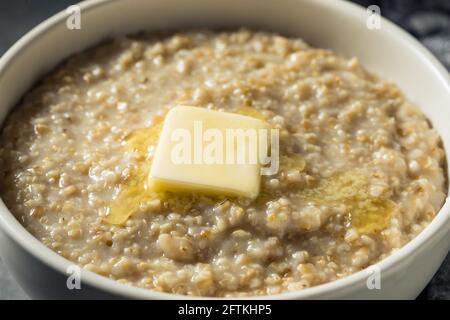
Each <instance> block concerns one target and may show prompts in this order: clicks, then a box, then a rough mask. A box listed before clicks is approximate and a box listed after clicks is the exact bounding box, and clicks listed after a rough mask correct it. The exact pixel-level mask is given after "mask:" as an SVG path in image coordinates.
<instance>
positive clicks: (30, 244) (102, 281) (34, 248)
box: [0, 0, 450, 299]
mask: <svg viewBox="0 0 450 320" xmlns="http://www.w3.org/2000/svg"><path fill="white" fill-rule="evenodd" d="M117 1H121V0H87V1H84V2H81V3H78V4H77V5H78V6H80V8H81V10H82V11H83V12H86V11H90V10H94V9H100V8H101V7H103V6H105V5H110V4H111V3H113V2H117ZM296 1H300V0H296ZM301 1H303V2H310V3H312V2H314V5H316V6H322V7H329V8H331V9H332V10H334V11H338V12H339V14H341V15H345V16H348V17H349V19H351V18H358V17H359V18H361V17H362V16H363V15H364V16H365V14H366V10H364V8H363V7H361V6H359V5H357V4H354V3H351V2H346V1H343V0H338V1H327V0H301ZM66 18H67V16H66V13H65V10H62V11H60V12H58V13H56V14H55V15H52V16H51V17H49V18H47V19H46V20H44V21H43V22H41V23H40V24H38V25H37V26H35V27H34V28H33V29H31V30H30V31H28V32H27V33H26V34H25V35H24V36H22V37H21V38H20V39H19V40H18V41H17V42H16V43H15V44H14V45H13V46H12V47H10V48H9V49H8V50H7V52H5V53H4V54H3V56H1V57H0V78H1V77H2V76H4V74H5V71H6V70H7V68H8V67H9V66H10V65H11V64H13V63H14V60H15V59H16V58H17V57H18V56H19V55H20V54H21V53H23V52H24V50H25V49H26V48H27V47H28V46H30V45H32V44H33V43H34V42H35V41H39V38H40V37H41V36H43V35H44V34H45V33H46V32H48V31H49V30H50V29H52V28H53V27H55V26H56V25H58V24H60V23H62V22H64V21H65V19H66ZM381 21H382V24H383V30H384V32H387V33H390V34H392V36H395V37H397V38H400V39H402V40H403V42H404V43H405V45H407V46H408V47H409V49H410V50H413V51H415V53H416V54H418V55H419V56H420V57H421V59H423V61H424V63H426V64H427V65H428V67H429V68H431V69H433V71H434V74H435V75H437V76H438V77H439V78H440V81H441V82H443V83H444V85H445V87H446V89H447V91H448V93H449V94H450V76H449V73H448V72H447V70H446V69H445V67H444V66H443V65H442V64H441V63H440V62H439V61H438V60H437V59H436V58H435V57H434V56H433V55H432V54H431V53H430V51H429V50H428V49H426V48H425V47H424V46H423V45H422V44H421V43H420V42H419V41H418V40H416V39H415V38H413V37H412V36H411V35H410V34H408V33H407V32H406V31H404V30H403V29H401V28H400V27H398V26H397V25H395V24H394V23H393V22H390V21H389V20H387V19H385V18H384V17H381ZM2 124H3V123H2ZM2 124H1V125H0V127H1V126H2ZM446 153H447V152H446ZM448 199H449V196H448V195H447V197H446V200H445V203H444V204H443V206H442V208H441V209H440V210H439V212H438V213H437V214H436V216H435V217H434V218H433V220H432V221H431V222H430V223H429V224H428V225H427V226H426V227H425V229H424V230H422V231H421V232H420V233H419V234H418V235H417V236H416V237H414V238H413V239H412V240H410V241H409V242H408V243H407V244H405V245H404V246H403V247H401V248H400V249H398V250H397V251H395V252H393V253H392V254H390V255H389V256H388V257H386V258H384V259H383V260H381V261H379V262H377V263H375V264H373V265H371V266H369V267H368V268H372V267H374V266H375V267H377V268H379V270H381V271H382V272H383V270H389V269H391V268H394V267H395V266H396V265H398V264H399V263H401V262H402V261H404V260H406V259H408V258H409V257H411V256H412V255H413V254H414V252H415V251H417V250H419V249H420V248H421V247H423V246H424V245H425V243H427V242H430V241H431V240H434V238H435V237H436V235H437V234H438V231H439V232H441V234H440V235H441V236H443V235H444V234H445V233H444V231H443V230H442V229H444V228H445V227H446V225H447V226H448V225H449V224H450V204H449V201H448ZM0 227H1V229H2V230H3V231H4V232H5V233H6V234H7V235H8V236H9V237H10V238H11V239H13V240H14V241H15V242H16V243H17V244H19V245H20V246H21V247H22V248H23V249H25V250H26V251H27V252H28V253H29V254H30V255H32V256H33V257H34V258H36V259H37V260H39V261H41V262H42V263H44V264H45V265H47V266H48V267H50V268H52V269H54V270H55V271H58V272H59V273H60V274H63V275H64V274H66V271H67V268H68V267H69V266H71V265H74V263H73V262H71V261H70V260H68V259H65V258H63V257H62V256H60V255H58V254H57V253H56V252H54V251H52V250H51V249H50V248H48V247H46V246H45V245H44V244H43V243H41V242H40V241H39V240H37V239H36V238H35V237H34V236H33V235H32V234H31V233H29V232H28V231H27V230H26V229H25V227H24V226H22V224H20V222H19V221H18V220H17V219H16V218H15V217H14V215H13V214H12V213H11V212H10V211H9V209H8V208H7V207H6V205H5V204H4V202H3V200H2V199H0ZM438 240H440V239H438ZM366 271H367V268H366V269H364V270H361V271H358V272H356V273H353V274H351V275H348V276H345V277H343V278H341V279H338V280H334V281H331V282H327V283H324V284H320V285H317V286H313V287H310V288H305V289H301V290H294V291H288V292H283V293H280V294H274V295H263V296H247V297H231V298H230V299H308V298H320V296H321V294H323V293H327V292H334V291H337V290H342V289H345V288H348V287H351V286H352V285H356V284H358V283H360V282H364V281H365V280H366V279H367V277H368V274H367V273H366ZM81 272H82V284H83V283H85V284H87V285H89V286H90V287H93V288H97V289H100V290H103V291H105V292H107V293H111V294H114V295H118V296H120V297H124V298H136V299H228V298H216V297H204V296H199V297H197V296H188V295H179V294H172V293H165V292H159V291H156V290H149V289H144V288H138V287H134V286H131V285H126V284H121V283H119V282H117V281H115V280H112V279H109V278H106V277H103V276H101V275H98V274H95V273H93V272H91V271H88V270H85V269H83V268H82V271H81Z"/></svg>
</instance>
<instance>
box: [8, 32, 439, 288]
mask: <svg viewBox="0 0 450 320" xmlns="http://www.w3.org/2000/svg"><path fill="white" fill-rule="evenodd" d="M177 104H186V105H193V106H200V107H206V108H213V109H218V110H223V111H228V112H238V113H242V114H247V115H250V116H254V117H258V118H261V119H265V120H266V121H267V122H268V123H269V124H270V125H271V126H272V127H274V128H279V129H280V139H281V140H280V151H281V159H280V161H281V168H280V170H279V172H278V173H277V174H276V175H273V176H263V177H262V186H261V193H260V195H259V197H258V198H257V199H256V200H254V201H250V200H247V199H234V198H211V197H206V196H201V195H195V194H192V195H189V194H187V195H186V194H185V195H178V194H171V193H167V192H166V193H155V192H151V191H144V190H138V189H136V188H137V187H136V184H133V181H134V180H136V177H138V176H139V174H142V172H145V170H148V166H149V163H150V162H151V156H152V150H153V149H154V147H155V144H156V143H157V140H158V139H157V138H158V128H159V127H160V125H161V122H162V121H163V119H164V115H165V113H166V112H167V110H169V109H170V108H171V107H173V106H175V105H177ZM440 145H441V143H440V138H439V135H438V134H437V133H436V131H434V130H433V129H431V128H430V125H429V123H428V122H427V120H426V118H425V116H424V115H423V114H422V113H421V112H420V111H418V109H416V107H414V106H413V105H411V104H410V103H408V102H407V101H406V100H405V98H404V97H403V95H402V94H401V92H399V90H398V89H397V88H396V87H395V86H394V85H393V84H391V83H389V82H385V81H383V80H380V79H378V78H377V77H375V76H373V75H372V74H370V73H368V72H367V71H365V70H364V69H363V68H362V67H361V66H360V64H359V63H358V61H357V60H356V59H350V60H346V59H343V58H341V57H339V56H337V55H335V54H333V53H332V52H330V51H326V50H322V49H313V48H310V47H308V46H307V45H306V44H305V43H304V42H302V41H301V40H299V39H288V38H284V37H281V36H278V35H275V34H270V33H264V32H253V31H248V30H239V31H234V32H207V31H189V32H181V33H176V34H142V35H137V36H133V37H128V38H122V39H117V40H114V41H111V42H107V43H105V44H102V45H100V46H98V47H96V48H94V49H91V50H88V51H86V52H84V53H81V54H77V55H75V56H73V57H72V58H70V59H69V60H68V61H67V62H65V63H64V64H63V65H61V66H60V67H58V68H57V69H56V70H55V71H53V72H52V73H51V74H50V75H48V76H47V77H45V78H44V79H43V80H42V81H41V82H40V83H39V84H38V85H37V86H36V88H35V89H33V90H32V91H31V92H30V93H29V94H27V95H26V96H25V98H24V99H23V101H22V102H21V105H20V107H19V108H18V109H16V111H14V112H13V113H12V114H11V115H10V117H9V118H8V120H7V121H6V124H5V125H4V129H3V132H2V135H1V140H0V170H1V171H0V174H1V184H0V189H1V196H2V199H3V200H4V201H5V203H6V205H7V206H8V207H9V209H10V210H11V211H12V212H13V213H14V214H15V215H16V217H17V218H18V219H19V220H20V221H21V223H22V224H23V225H24V226H25V227H26V228H27V229H28V230H29V231H30V232H31V233H32V234H33V235H34V236H36V237H37V238H38V239H39V240H40V241H42V242H43V243H44V244H45V245H46V246H48V247H50V248H51V249H52V250H54V251H56V252H57V253H59V254H60V255H62V256H64V257H66V258H67V259H69V260H72V261H74V262H75V263H77V264H79V265H81V266H83V267H85V268H87V269H89V270H92V271H94V272H96V273H99V274H101V275H104V276H106V277H110V278H112V279H116V280H117V281H120V282H123V283H127V284H131V285H135V286H138V287H143V288H148V289H154V290H160V291H165V292H171V293H179V294H188V295H205V296H240V295H264V294H277V293H281V292H284V291H289V290H298V289H302V288H306V287H311V286H314V285H317V284H320V283H324V282H328V281H332V280H335V279H338V278H341V277H344V276H346V275H349V274H351V273H354V272H356V271H359V270H361V269H363V268H366V267H368V266H369V265H371V264H373V263H375V262H377V261H379V260H380V259H383V258H384V257H386V256H388V255H389V254H391V253H392V252H393V251H395V250H397V249H398V248H400V247H402V246H403V245H404V244H405V243H407V242H408V241H409V240H411V239H412V238H413V237H414V236H415V235H417V234H418V233H419V232H420V231H421V230H422V229H423V228H424V227H425V226H426V225H427V224H428V223H429V222H430V221H431V220H432V219H433V217H434V216H435V214H436V212H437V211H438V210H439V209H440V207H441V205H442V203H443V201H444V198H445V193H444V192H445V184H446V181H445V178H444V171H443V162H444V152H443V149H442V148H441V147H440ZM211 178H212V179H214V177H211ZM133 188H135V189H133ZM141 191H142V192H141ZM131 194H134V195H136V194H139V197H138V198H136V196H134V197H133V196H130V195H131ZM133 205H134V206H133ZM130 208H134V209H133V212H132V213H131V215H130V217H129V218H128V220H127V221H126V222H125V223H124V224H123V225H113V224H110V223H108V222H107V216H108V214H109V213H110V212H111V210H116V211H117V210H130Z"/></svg>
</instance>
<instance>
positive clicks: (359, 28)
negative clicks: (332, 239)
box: [0, 0, 450, 297]
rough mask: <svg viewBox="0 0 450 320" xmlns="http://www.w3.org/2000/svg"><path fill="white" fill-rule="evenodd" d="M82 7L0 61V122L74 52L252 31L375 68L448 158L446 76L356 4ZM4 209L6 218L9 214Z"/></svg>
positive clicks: (162, 0)
mask: <svg viewBox="0 0 450 320" xmlns="http://www.w3.org/2000/svg"><path fill="white" fill-rule="evenodd" d="M81 9H82V10H81V29H80V30H69V29H68V28H67V26H66V19H67V17H68V14H67V13H65V12H62V13H60V14H58V15H57V16H55V17H53V18H51V19H49V20H48V21H46V22H45V23H44V24H42V25H40V26H39V27H37V28H35V29H34V30H33V31H31V32H30V33H28V34H27V35H26V36H25V37H24V38H22V39H21V40H20V41H19V42H18V43H17V44H16V45H15V46H14V47H13V48H12V49H11V50H10V51H8V52H7V53H6V54H5V55H4V57H3V58H2V61H1V62H0V88H1V92H2V93H1V94H0V123H2V122H3V121H4V119H5V117H6V115H7V113H8V111H9V110H10V109H11V108H12V107H14V105H15V104H16V103H17V101H18V100H19V99H20V98H21V96H22V95H23V94H24V93H25V92H26V91H27V90H28V89H29V88H30V87H31V86H32V85H33V84H34V83H35V81H36V80H37V79H38V78H39V77H41V76H42V75H43V74H44V73H46V72H48V71H49V70H50V69H51V68H53V67H54V66H55V65H57V64H58V63H59V62H61V61H62V60H63V59H65V58H66V57H68V56H69V55H71V54H73V53H75V52H77V51H80V50H83V49H85V48H87V47H90V46H92V45H95V44H96V43H98V42H100V41H101V40H103V39H106V38H110V37H113V36H117V35H122V34H127V33H132V32H137V31H140V30H164V29H177V28H184V27H189V28H192V27H198V28H222V27H226V28H230V27H241V26H246V27H250V28H257V29H264V30H269V31H276V32H280V33H282V34H285V35H289V36H297V37H301V38H303V39H305V40H306V42H308V43H309V44H311V45H313V46H317V47H324V48H329V49H332V50H334V51H336V52H337V53H339V54H341V55H344V56H346V57H347V58H350V57H353V56H356V57H358V58H359V59H360V60H361V62H362V63H363V64H364V65H365V66H366V67H367V68H368V69H369V70H371V71H372V72H374V73H376V74H378V75H379V76H381V77H383V78H386V79H389V80H392V81H393V82H395V83H396V84H397V85H399V87H400V88H401V89H402V90H403V91H404V93H405V94H406V96H407V98H408V99H409V100H410V101H412V102H413V103H415V104H417V105H418V106H419V107H420V108H421V110H422V111H423V112H424V113H425V114H426V116H427V117H428V118H429V119H430V120H431V122H432V124H433V126H434V127H435V128H436V129H437V130H438V131H439V133H440V134H441V137H442V138H443V143H444V146H445V147H446V150H447V152H446V154H447V157H450V153H449V152H448V151H449V150H450V126H448V125H447V123H446V120H445V119H450V108H448V107H447V106H449V105H450V85H449V83H450V81H449V77H448V74H447V72H446V71H445V69H444V68H443V67H442V66H441V65H440V64H439V63H438V62H437V61H436V59H435V58H434V57H432V56H431V54H430V53H429V52H428V51H427V50H426V49H424V48H423V47H421V46H419V45H418V43H417V42H416V41H415V40H413V39H412V38H411V37H410V36H408V35H407V34H406V33H405V32H403V31H400V30H398V28H396V27H395V26H393V25H392V24H391V23H389V22H387V21H385V20H383V21H382V23H381V29H380V30H370V29H368V28H367V27H366V21H367V18H368V14H367V13H366V12H365V11H364V10H363V9H361V8H359V7H357V6H355V5H352V4H349V3H344V2H342V1H327V0H278V1H271V0H227V1H210V0H192V1H190V2H189V4H186V1H184V0H153V1H148V0H127V1H119V0H112V1H106V0H101V1H95V2H93V1H87V2H85V3H84V4H82V5H81ZM447 171H448V170H447ZM0 209H1V208H0ZM0 211H1V212H0V215H6V214H9V213H7V212H6V211H7V210H0ZM448 213H449V212H446V214H447V215H448ZM8 219H9V218H8ZM8 221H9V220H8ZM42 247H43V246H42ZM51 259H54V258H51ZM350 277H352V276H350ZM353 279H356V278H353ZM339 281H340V280H339ZM346 281H347V280H346ZM348 281H350V280H348ZM342 283H344V282H342ZM324 286H326V285H324ZM325 288H326V287H325ZM308 290H309V289H307V290H303V291H304V292H302V293H301V294H299V296H302V297H308V294H309V293H308V292H313V291H311V290H309V291H308ZM146 294H147V293H146Z"/></svg>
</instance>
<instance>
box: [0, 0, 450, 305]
mask: <svg viewBox="0 0 450 320" xmlns="http://www.w3.org/2000/svg"><path fill="white" fill-rule="evenodd" d="M76 2H77V1H71V0H58V1H54V0H0V55H1V54H3V53H4V52H5V51H6V50H7V49H8V48H9V47H10V46H11V45H12V44H13V43H14V42H15V41H16V40H17V39H18V38H19V37H20V36H22V35H23V34H24V33H26V32H27V31H28V30H30V29H31V28H32V27H34V26H35V25H37V24H38V23H39V22H41V21H42V20H44V19H45V18H47V17H49V16H50V15H52V14H54V13H56V12H58V11H60V10H63V9H65V8H67V7H68V6H69V5H70V4H73V3H76ZM354 2H357V3H360V4H362V5H363V6H365V7H367V6H369V5H373V4H375V5H378V6H379V7H380V8H381V14H382V15H383V16H385V17H387V18H389V19H391V20H392V21H394V22H396V23H397V24H400V25H401V26H402V27H404V28H405V29H407V30H408V31H409V32H410V33H411V34H413V35H414V36H415V37H417V38H419V40H420V41H422V43H423V44H424V45H425V46H427V47H428V48H429V49H430V50H431V51H433V53H434V54H435V55H436V56H437V57H438V59H440V60H441V61H442V63H444V65H445V66H446V67H447V68H448V69H450V1H447V0H441V1H439V0H418V1H414V2H413V1H410V0H389V1H381V0H355V1H354ZM27 298H28V297H27V296H26V294H25V293H24V292H23V291H22V289H21V288H20V287H19V286H18V284H17V283H16V282H15V281H14V279H13V278H12V277H11V276H10V275H9V273H8V271H7V270H6V269H5V267H4V265H3V263H2V262H1V259H0V299H27ZM419 299H446V300H450V254H449V255H448V256H447V258H446V259H445V262H444V263H443V265H442V266H441V268H440V269H439V271H438V272H437V273H436V275H435V276H434V277H433V279H432V280H431V282H430V283H429V284H428V286H427V287H426V288H425V289H424V291H423V292H422V293H421V295H420V296H419Z"/></svg>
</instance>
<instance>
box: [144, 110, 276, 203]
mask: <svg viewBox="0 0 450 320" xmlns="http://www.w3.org/2000/svg"><path fill="white" fill-rule="evenodd" d="M264 133H265V135H264ZM268 137H270V132H269V126H268V124H267V123H266V122H264V121H262V120H259V119H255V118H252V117H247V116H243V115H239V114H234V113H227V112H220V111H214V110H209V109H205V108H199V107H190V106H178V107H175V108H173V109H171V110H170V111H169V113H168V114H167V116H166V118H165V121H164V125H163V128H162V131H161V135H160V138H159V142H158V146H157V148H156V151H155V154H154V159H153V163H152V167H151V170H150V174H149V187H150V188H151V189H152V190H156V191H173V192H177V191H181V192H183V191H184V192H186V191H187V192H188V191H193V192H200V193H204V194H209V195H228V196H243V197H248V198H255V197H256V196H257V195H258V193H259V185H260V176H261V175H260V168H261V165H260V161H259V159H260V155H259V154H260V153H261V152H262V154H263V155H267V149H268V143H267V141H268ZM262 141H264V142H262Z"/></svg>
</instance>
